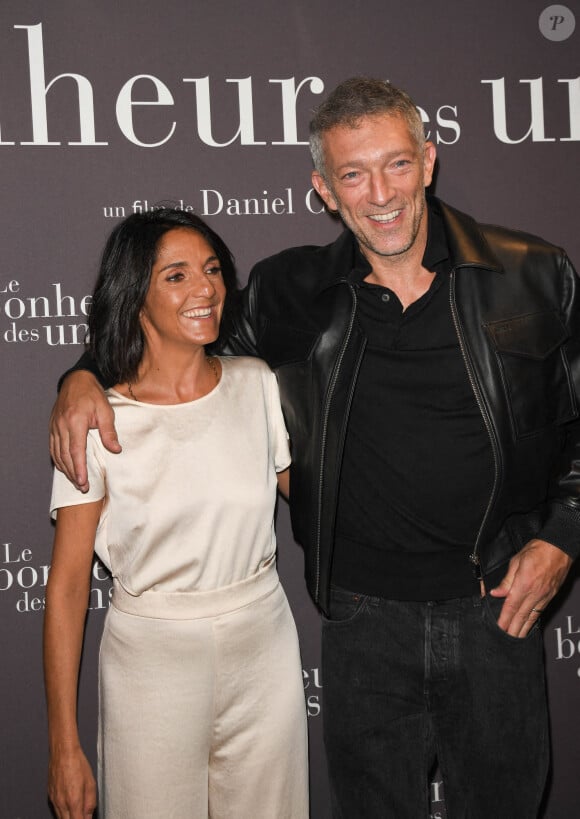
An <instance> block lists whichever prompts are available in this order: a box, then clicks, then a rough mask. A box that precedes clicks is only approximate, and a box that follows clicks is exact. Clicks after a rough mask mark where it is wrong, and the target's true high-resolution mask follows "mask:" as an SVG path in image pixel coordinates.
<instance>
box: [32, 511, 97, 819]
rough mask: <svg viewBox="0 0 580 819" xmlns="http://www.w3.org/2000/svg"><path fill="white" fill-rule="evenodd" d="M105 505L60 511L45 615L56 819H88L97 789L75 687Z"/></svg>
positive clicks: (51, 782) (50, 781) (51, 791)
mask: <svg viewBox="0 0 580 819" xmlns="http://www.w3.org/2000/svg"><path fill="white" fill-rule="evenodd" d="M102 505H103V501H102V500H100V501H96V502H94V503H85V504H81V505H79V506H66V507H63V508H61V509H59V510H58V516H57V522H56V533H55V538H54V548H53V555H52V564H51V568H50V573H49V576H48V583H47V587H46V610H45V615H44V679H45V687H46V699H47V710H48V739H49V769H48V794H49V797H50V799H51V801H52V803H53V806H54V808H55V811H56V815H57V817H59V819H64V818H65V817H66V819H86V817H87V816H92V815H93V811H94V809H95V807H96V803H97V789H96V784H95V779H94V777H93V774H92V772H91V769H90V766H89V763H88V760H87V758H86V757H85V755H84V753H83V751H82V749H81V746H80V742H79V736H78V728H77V689H78V677H79V664H80V657H81V651H82V644H83V634H84V626H85V617H86V613H87V604H88V599H89V589H90V574H91V565H92V560H93V547H94V541H95V532H96V529H97V524H98V521H99V516H100V513H101V508H102Z"/></svg>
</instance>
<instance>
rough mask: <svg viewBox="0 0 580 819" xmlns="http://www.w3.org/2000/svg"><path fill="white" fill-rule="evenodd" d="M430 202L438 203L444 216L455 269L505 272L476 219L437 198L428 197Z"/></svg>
mask: <svg viewBox="0 0 580 819" xmlns="http://www.w3.org/2000/svg"><path fill="white" fill-rule="evenodd" d="M428 201H432V202H434V203H436V204H437V205H438V206H439V209H440V212H441V214H442V216H443V223H444V225H445V233H446V236H447V243H448V245H449V255H450V258H451V263H452V266H453V267H454V268H458V267H478V268H480V269H483V270H490V271H492V272H495V273H503V272H504V271H503V267H502V265H501V263H500V262H499V261H498V259H497V257H496V256H495V254H494V253H493V252H492V250H491V248H490V246H489V245H488V243H487V240H486V238H485V236H484V235H483V233H482V232H481V230H480V228H479V225H478V224H477V222H476V221H475V219H473V218H472V217H471V216H468V215H467V214H466V213H462V212H461V211H460V210H456V209H455V208H452V207H450V206H449V205H446V204H445V202H442V201H441V200H440V199H435V197H428Z"/></svg>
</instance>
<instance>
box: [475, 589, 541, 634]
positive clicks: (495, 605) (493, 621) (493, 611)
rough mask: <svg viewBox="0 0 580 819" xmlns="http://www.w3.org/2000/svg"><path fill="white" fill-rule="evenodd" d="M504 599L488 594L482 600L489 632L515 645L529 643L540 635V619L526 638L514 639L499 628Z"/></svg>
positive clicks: (484, 617)
mask: <svg viewBox="0 0 580 819" xmlns="http://www.w3.org/2000/svg"><path fill="white" fill-rule="evenodd" d="M504 599H505V598H503V597H492V596H491V595H490V594H487V595H486V596H485V597H484V598H483V600H482V610H483V619H484V622H485V623H486V625H487V626H488V628H489V630H490V631H491V632H492V633H493V634H495V635H496V636H497V637H499V638H500V639H502V640H505V641H507V642H510V643H513V644H514V645H517V644H518V643H519V644H524V643H527V642H529V641H530V640H532V639H533V638H534V637H535V636H536V635H539V634H540V628H539V623H540V620H539V618H538V619H537V620H536V621H535V623H534V625H533V626H532V628H531V629H530V630H529V632H528V633H527V635H526V636H525V637H514V636H512V635H511V634H508V633H507V631H505V630H504V629H503V628H501V627H500V626H498V624H497V621H498V620H499V616H500V614H501V610H502V606H503V604H504Z"/></svg>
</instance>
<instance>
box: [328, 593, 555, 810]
mask: <svg viewBox="0 0 580 819" xmlns="http://www.w3.org/2000/svg"><path fill="white" fill-rule="evenodd" d="M331 601H332V602H331V619H325V620H324V621H323V631H322V674H323V676H322V679H323V683H324V708H323V713H324V739H325V745H326V752H327V758H328V766H329V774H330V782H331V794H332V804H333V817H335V819H358V817H360V819H379V818H380V819H386V818H388V819H391V817H392V819H427V818H428V817H429V782H428V776H429V773H430V772H431V771H432V768H433V765H434V762H435V759H437V760H438V763H439V767H440V769H441V772H442V775H443V782H444V791H445V804H446V809H447V816H448V819H534V817H536V816H537V813H538V809H539V804H540V800H541V797H542V792H543V789H544V784H545V779H546V773H547V768H548V717H547V705H546V694H545V683H544V668H543V646H542V637H541V632H540V630H539V629H538V628H534V629H533V630H532V631H531V632H530V634H529V635H528V637H526V638H525V639H523V640H522V639H518V638H515V637H510V636H509V635H507V634H506V633H505V632H504V631H502V630H501V629H500V628H499V627H498V626H497V623H496V621H497V617H498V616H499V610H500V608H501V605H502V601H501V600H497V601H496V600H495V599H494V598H491V597H486V598H483V599H481V598H479V597H473V598H470V597H469V598H461V599H457V600H447V601H441V602H419V603H415V602H401V601H393V600H384V599H382V598H379V597H368V596H365V595H360V594H355V593H353V592H348V591H344V590H342V589H334V590H333V593H332V598H331Z"/></svg>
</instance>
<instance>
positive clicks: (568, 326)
mask: <svg viewBox="0 0 580 819" xmlns="http://www.w3.org/2000/svg"><path fill="white" fill-rule="evenodd" d="M439 204H440V207H441V211H442V213H443V218H444V224H445V229H446V234H447V241H448V246H449V249H450V255H451V261H452V272H451V287H450V292H451V304H450V307H451V312H452V316H453V321H454V323H455V328H456V330H457V336H458V339H459V344H460V348H461V351H462V354H463V358H464V361H465V366H466V369H467V373H468V376H469V380H470V382H471V385H472V387H473V391H474V394H475V398H476V400H477V403H478V406H479V408H480V410H481V414H482V417H483V420H484V423H485V426H486V429H487V432H488V435H489V440H490V446H491V448H492V451H493V456H494V464H495V474H494V480H493V484H492V485H490V487H489V501H488V504H487V508H486V511H485V515H484V517H483V520H482V521H481V526H480V528H479V532H478V536H477V541H476V544H475V547H474V550H473V554H472V556H471V559H472V561H473V563H474V567H475V569H476V571H477V572H478V576H479V573H481V574H482V575H483V577H484V578H485V576H486V575H487V574H489V573H490V572H492V571H494V570H495V569H497V568H498V567H499V566H501V565H502V564H504V563H506V561H508V560H509V559H510V557H511V556H512V555H513V554H514V553H515V552H516V551H517V550H519V549H520V548H521V547H522V546H523V545H524V544H525V543H526V542H527V541H528V540H529V539H530V538H531V537H533V536H539V537H541V538H542V539H544V540H547V541H548V542H550V543H553V544H554V545H556V546H558V547H559V548H561V549H563V550H564V551H565V552H567V553H568V554H570V555H571V556H573V557H575V556H576V555H577V554H578V553H579V552H580V422H577V421H576V419H578V416H579V398H580V313H579V306H580V290H579V281H578V278H577V276H576V273H575V271H574V269H573V268H572V265H571V264H570V262H569V260H568V258H567V256H566V255H565V253H564V252H563V251H562V250H560V249H559V248H556V247H554V246H553V245H550V244H548V243H546V242H544V241H542V240H541V239H538V238H536V237H534V236H529V235H527V234H523V233H519V232H515V231H509V230H505V229H503V228H499V227H492V226H484V225H478V224H476V222H475V221H474V220H473V219H472V218H471V217H469V216H467V215H465V214H463V213H460V212H459V211H456V210H454V209H453V208H450V207H448V206H446V205H445V204H443V203H442V202H440V203H439ZM354 251H355V239H354V236H353V235H352V233H350V231H345V232H344V233H343V234H342V235H341V236H340V237H339V238H338V239H337V240H336V241H335V242H333V243H332V244H331V245H328V246H326V247H298V248H291V249H290V250H285V251H283V252H282V253H279V254H278V255H276V256H272V257H270V258H268V259H265V260H264V261H262V262H259V263H258V264H257V265H256V266H255V267H254V269H253V271H252V273H251V275H250V280H249V284H248V287H247V288H246V290H245V293H244V302H243V311H242V316H241V318H240V319H239V320H238V322H237V328H236V331H235V333H234V336H233V338H232V340H231V341H230V344H229V350H230V351H231V352H234V353H238V354H243V353H249V354H253V355H255V354H258V355H259V356H261V357H262V358H264V359H265V360H266V361H267V362H268V363H269V365H270V366H271V367H272V368H273V369H274V370H275V371H276V373H277V376H278V381H279V384H280V392H281V397H282V404H283V407H284V414H285V418H286V423H287V426H288V430H289V433H290V438H291V441H292V456H293V463H292V468H291V496H292V497H291V518H292V526H293V530H294V535H295V537H296V540H297V541H298V542H299V543H300V544H301V545H302V546H303V547H304V549H305V565H306V580H307V583H308V588H309V590H310V593H311V595H312V597H313V599H314V601H315V602H316V603H317V605H318V606H319V607H320V608H321V609H322V610H323V611H327V607H328V590H329V583H330V573H331V565H332V553H333V541H334V524H335V517H336V504H337V497H338V484H339V476H340V468H341V460H342V451H343V444H344V439H345V431H346V426H347V421H348V415H349V410H350V406H351V400H352V396H353V392H354V389H355V386H356V380H357V374H358V371H359V366H360V362H361V359H362V356H363V353H364V349H365V343H366V340H365V338H364V336H363V334H362V332H361V331H360V329H359V328H358V325H357V322H356V321H355V311H356V290H355V288H354V287H353V286H352V285H351V284H350V283H349V281H348V278H347V277H348V274H349V272H350V271H351V269H352V266H353V263H354Z"/></svg>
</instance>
